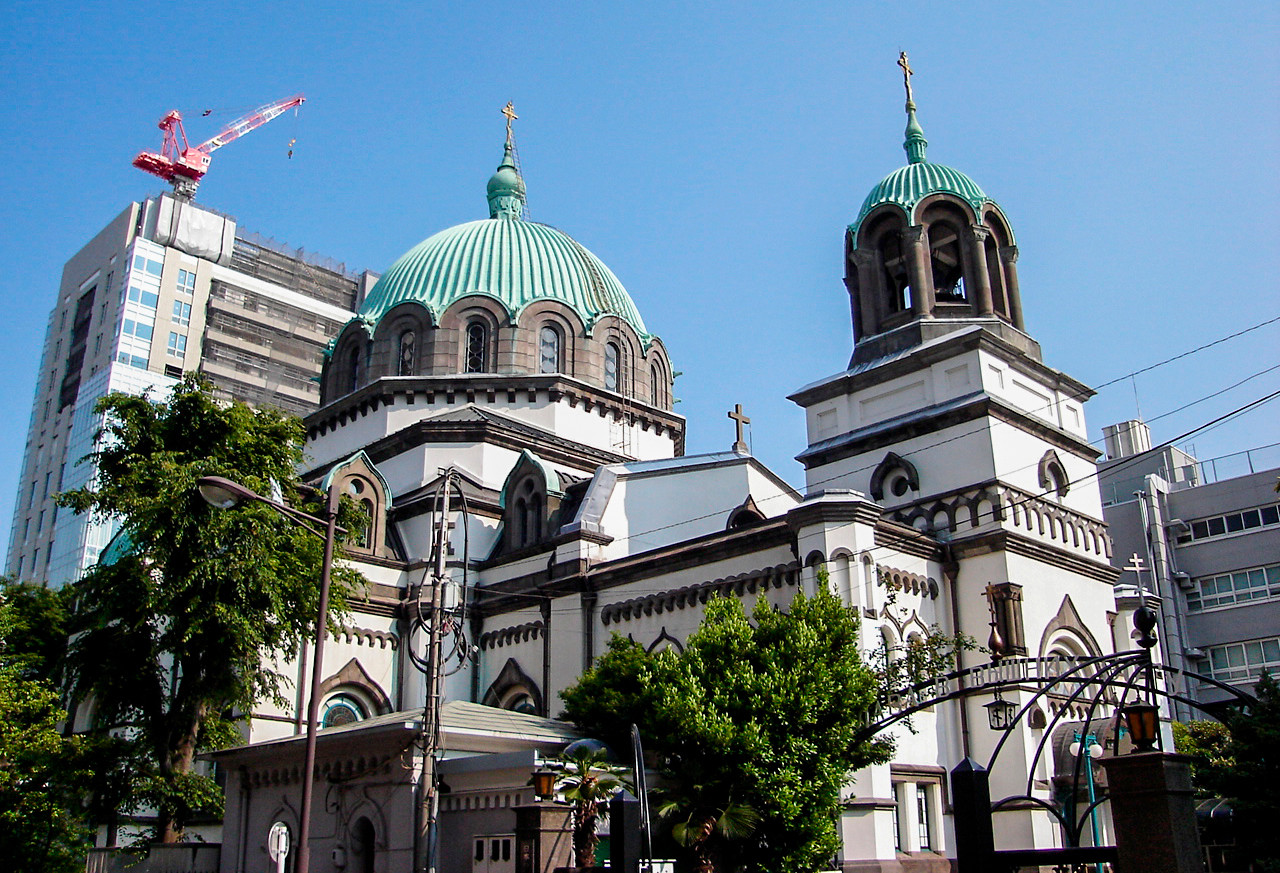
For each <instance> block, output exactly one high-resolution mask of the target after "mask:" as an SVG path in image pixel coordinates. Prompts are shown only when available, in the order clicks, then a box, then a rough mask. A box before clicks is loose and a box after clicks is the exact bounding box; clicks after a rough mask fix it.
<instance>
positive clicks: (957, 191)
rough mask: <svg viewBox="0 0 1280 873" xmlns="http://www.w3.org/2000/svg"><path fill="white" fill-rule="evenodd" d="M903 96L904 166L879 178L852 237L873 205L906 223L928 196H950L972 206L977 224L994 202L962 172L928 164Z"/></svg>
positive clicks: (921, 138)
mask: <svg viewBox="0 0 1280 873" xmlns="http://www.w3.org/2000/svg"><path fill="white" fill-rule="evenodd" d="M907 93H908V97H907V130H906V139H905V141H904V142H903V143H902V148H903V150H904V151H906V153H907V165H906V166H905V167H899V168H898V169H896V170H894V171H893V172H892V173H890V174H889V175H887V176H885V177H884V178H883V179H881V180H880V181H879V182H878V183H877V184H876V186H875V187H874V188H872V189H871V192H870V193H869V194H867V196H866V199H864V200H863V201H862V208H861V209H859V210H858V217H857V218H856V219H854V221H853V223H852V224H850V225H849V231H850V233H852V234H853V235H854V236H855V237H856V236H857V234H858V228H859V227H860V226H861V225H862V220H863V219H864V218H866V217H867V216H868V215H869V214H870V213H871V211H872V210H873V209H875V208H876V207H877V206H882V205H883V204H885V203H892V204H894V205H895V206H898V207H899V208H901V209H902V211H903V212H905V213H906V216H907V219H908V221H909V222H914V220H915V208H916V206H918V205H919V204H920V201H922V200H924V199H925V198H926V197H928V196H930V195H932V194H952V195H954V196H956V197H959V198H960V199H961V200H964V201H965V202H966V203H968V204H969V205H970V206H971V207H973V212H974V215H975V216H976V217H977V218H978V221H979V222H981V220H982V206H983V204H986V203H993V202H994V201H993V200H992V199H991V198H990V197H988V196H987V195H986V192H984V191H983V190H982V189H981V188H980V187H978V183H977V182H975V181H973V180H972V179H970V178H969V177H968V176H966V175H965V174H964V173H962V172H960V171H959V170H956V169H953V168H951V167H948V166H945V165H943V164H935V163H931V162H930V161H929V160H928V159H927V158H926V157H925V151H926V148H927V146H928V145H929V141H928V140H927V139H925V137H924V130H923V128H921V127H920V122H919V121H918V120H917V119H916V104H915V101H914V100H912V99H911V98H910V89H909V88H908V92H907Z"/></svg>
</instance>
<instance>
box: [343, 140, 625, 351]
mask: <svg viewBox="0 0 1280 873" xmlns="http://www.w3.org/2000/svg"><path fill="white" fill-rule="evenodd" d="M486 193H487V196H488V199H489V214H490V217H489V218H488V219H485V220H481V221H470V222H467V223H465V224H459V225H457V226H456V227H451V228H448V229H447V230H442V231H440V232H439V233H437V234H435V235H434V236H431V237H429V238H427V239H426V240H423V241H422V242H421V243H419V244H418V245H416V246H414V247H413V248H412V249H410V250H409V251H408V252H406V253H405V254H404V255H402V256H401V257H400V259H399V260H397V261H396V262H395V263H394V264H393V265H392V266H391V268H390V269H389V270H387V272H386V273H384V274H383V275H382V277H381V278H380V279H379V280H378V282H377V284H375V285H374V286H373V288H372V289H370V291H369V294H368V296H367V297H366V299H365V302H364V305H363V306H362V307H361V309H360V318H362V319H364V320H365V321H366V322H368V323H369V324H370V325H374V324H376V323H377V321H378V320H379V319H381V318H382V316H383V315H385V314H386V313H387V312H388V311H389V310H391V308H392V307H394V306H397V305H399V304H401V303H404V302H406V301H415V302H417V303H420V304H421V305H423V306H424V307H426V308H427V309H428V310H429V311H430V312H431V314H432V316H433V317H434V318H435V319H437V320H438V319H439V318H440V316H441V315H442V314H443V313H444V311H445V310H446V309H448V308H449V306H450V305H452V304H453V303H454V302H455V301H457V300H459V299H461V298H463V297H467V296H469V295H473V294H480V295H484V296H487V297H491V298H493V299H495V300H497V301H498V302H499V303H501V304H502V306H503V307H504V308H505V309H506V310H507V312H508V313H509V314H510V315H511V317H512V318H513V319H514V318H518V317H519V315H520V312H521V311H522V310H523V309H524V308H525V307H527V306H528V305H529V304H531V303H533V302H535V301H537V300H547V299H549V300H558V301H560V302H562V303H565V304H568V305H569V306H570V307H571V308H572V309H573V310H574V311H575V312H577V314H578V315H579V316H581V317H582V320H583V322H585V324H586V325H587V327H588V329H589V328H590V327H591V325H592V324H594V323H595V322H596V321H597V320H599V319H600V318H602V317H606V316H609V315H616V316H619V317H621V318H622V319H624V320H625V321H627V322H628V323H630V325H631V326H632V327H633V328H635V330H636V332H637V333H638V334H640V336H641V337H643V338H645V339H647V338H648V336H649V334H648V332H647V331H646V330H645V326H644V322H643V320H641V318H640V312H639V310H637V309H636V306H635V303H634V302H633V301H632V300H631V296H630V295H629V294H628V293H627V290H626V289H625V288H624V287H622V283H621V282H619V281H618V277H617V276H615V275H614V274H613V271H612V270H610V269H609V268H608V267H607V266H605V264H604V262H603V261H601V260H600V259H599V258H598V257H596V256H595V255H594V254H592V253H591V252H589V251H588V250H587V249H586V248H584V247H583V246H582V245H581V244H579V243H578V242H577V241H576V240H574V239H573V238H572V237H570V236H569V235H568V234H567V233H565V232H564V231H562V230H558V229H556V228H554V227H551V226H550V225H546V224H540V223H538V222H534V221H526V220H525V219H524V217H523V213H524V200H525V189H524V180H523V179H521V177H520V174H519V171H518V170H517V168H516V167H515V162H514V160H513V158H512V145H511V143H510V141H508V143H507V146H506V151H505V153H504V157H503V162H502V164H501V165H500V166H499V167H498V171H497V172H496V173H494V175H493V177H492V178H490V180H489V183H488V186H487V188H486Z"/></svg>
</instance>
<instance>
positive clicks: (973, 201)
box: [849, 161, 991, 234]
mask: <svg viewBox="0 0 1280 873" xmlns="http://www.w3.org/2000/svg"><path fill="white" fill-rule="evenodd" d="M940 193H946V194H954V195H955V196H957V197H959V198H961V199H962V200H964V201H965V202H967V203H968V204H969V205H970V206H972V207H973V211H974V213H975V214H977V215H981V214H982V205H983V204H984V203H988V202H991V198H990V197H988V196H987V195H986V193H985V192H984V191H983V190H982V189H981V188H979V187H978V183H977V182H975V181H973V180H972V179H970V178H969V177H968V176H966V175H965V174H964V173H962V172H960V171H959V170H955V169H952V168H951V167H948V166H944V165H943V164H933V163H930V162H928V161H921V162H920V163H918V164H907V165H906V166H905V167H899V168H898V169H896V170H894V171H893V172H892V173H890V174H889V175H887V176H885V177H884V178H883V179H881V180H880V181H879V182H878V183H877V184H876V186H875V187H874V188H872V189H871V193H869V194H867V197H866V199H865V200H863V201H862V209H860V210H859V211H858V217H857V219H856V220H855V221H854V222H853V224H851V225H850V226H849V229H850V230H851V231H853V233H854V234H857V232H858V226H859V225H861V224H862V219H864V218H866V217H867V215H868V214H869V213H870V212H871V210H873V209H875V208H876V207H877V206H880V205H881V204H883V203H893V204H896V205H898V206H900V207H902V210H903V211H904V212H905V213H906V214H907V217H908V218H910V217H911V216H912V215H913V214H914V211H915V208H916V206H917V204H919V203H920V201H921V200H923V199H924V198H926V197H928V196H929V195H931V194H940Z"/></svg>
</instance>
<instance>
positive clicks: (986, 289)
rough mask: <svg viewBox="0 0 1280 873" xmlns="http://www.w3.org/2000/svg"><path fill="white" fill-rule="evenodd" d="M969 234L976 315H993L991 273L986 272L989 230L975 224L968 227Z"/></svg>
mask: <svg viewBox="0 0 1280 873" xmlns="http://www.w3.org/2000/svg"><path fill="white" fill-rule="evenodd" d="M969 234H970V235H969V239H970V241H971V242H972V248H973V257H972V258H970V263H971V264H972V265H973V285H974V294H975V296H976V297H977V300H976V301H975V302H976V303H977V304H978V315H980V316H988V315H994V314H995V306H994V304H993V303H992V302H991V274H990V273H988V272H987V248H986V242H987V237H989V236H991V231H990V230H988V229H987V228H985V227H982V226H980V225H977V224H975V225H973V226H971V227H970V228H969Z"/></svg>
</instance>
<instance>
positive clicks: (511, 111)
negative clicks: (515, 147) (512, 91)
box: [502, 100, 520, 143]
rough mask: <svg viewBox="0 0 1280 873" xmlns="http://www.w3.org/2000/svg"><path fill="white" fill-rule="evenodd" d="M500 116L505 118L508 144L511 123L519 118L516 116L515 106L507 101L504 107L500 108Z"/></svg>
mask: <svg viewBox="0 0 1280 873" xmlns="http://www.w3.org/2000/svg"><path fill="white" fill-rule="evenodd" d="M502 114H503V115H505V116H506V117H507V142H508V143H509V142H511V122H513V121H515V120H516V119H517V118H519V117H520V116H519V115H516V107H515V104H514V103H512V102H511V101H510V100H508V101H507V105H506V106H504V107H502Z"/></svg>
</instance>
